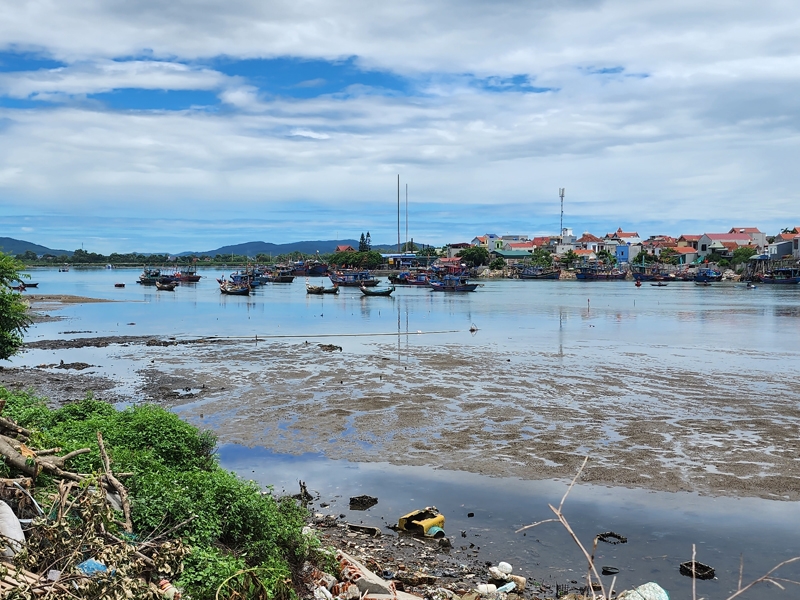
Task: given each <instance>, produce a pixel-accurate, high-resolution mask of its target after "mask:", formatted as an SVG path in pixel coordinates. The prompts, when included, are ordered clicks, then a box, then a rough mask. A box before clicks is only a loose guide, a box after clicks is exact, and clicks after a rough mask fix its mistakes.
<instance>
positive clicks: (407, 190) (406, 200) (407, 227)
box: [406, 184, 409, 252]
mask: <svg viewBox="0 0 800 600" xmlns="http://www.w3.org/2000/svg"><path fill="white" fill-rule="evenodd" d="M408 250H409V248H408V184H406V252H408Z"/></svg>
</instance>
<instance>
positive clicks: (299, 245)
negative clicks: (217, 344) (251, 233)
mask: <svg viewBox="0 0 800 600" xmlns="http://www.w3.org/2000/svg"><path fill="white" fill-rule="evenodd" d="M336 246H352V247H353V248H355V249H356V250H358V240H317V241H305V242H290V243H288V244H273V243H271V242H246V243H244V244H234V245H232V246H222V247H221V248H217V249H216V250H206V251H204V252H181V253H180V254H179V255H178V256H188V255H190V254H193V255H194V256H202V255H207V256H216V255H217V254H223V255H224V254H239V255H243V256H256V255H257V254H270V255H272V256H277V255H279V254H289V253H290V252H302V253H303V254H316V253H317V252H319V253H320V254H330V253H331V252H333V251H334V250H335V249H336ZM372 249H373V250H377V251H379V252H380V251H383V252H386V251H389V252H391V251H394V250H397V246H394V245H390V244H380V245H376V244H373V245H372Z"/></svg>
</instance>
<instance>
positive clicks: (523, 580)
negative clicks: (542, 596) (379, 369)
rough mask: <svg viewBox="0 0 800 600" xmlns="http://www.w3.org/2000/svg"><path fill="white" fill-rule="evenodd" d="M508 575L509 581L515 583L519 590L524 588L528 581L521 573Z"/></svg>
mask: <svg viewBox="0 0 800 600" xmlns="http://www.w3.org/2000/svg"><path fill="white" fill-rule="evenodd" d="M509 577H510V578H511V581H513V582H514V583H516V584H517V589H518V590H519V591H520V592H521V591H522V590H524V589H525V586H526V585H527V583H528V580H527V579H526V578H525V577H522V576H521V575H509Z"/></svg>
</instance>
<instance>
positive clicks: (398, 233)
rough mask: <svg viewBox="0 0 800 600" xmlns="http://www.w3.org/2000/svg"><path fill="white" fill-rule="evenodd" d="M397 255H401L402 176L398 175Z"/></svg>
mask: <svg viewBox="0 0 800 600" xmlns="http://www.w3.org/2000/svg"><path fill="white" fill-rule="evenodd" d="M397 253H398V254H400V174H399V173H398V175H397Z"/></svg>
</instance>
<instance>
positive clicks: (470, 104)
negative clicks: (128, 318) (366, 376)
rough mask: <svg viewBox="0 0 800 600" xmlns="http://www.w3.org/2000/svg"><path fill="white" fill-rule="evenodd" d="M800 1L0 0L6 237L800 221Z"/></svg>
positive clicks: (139, 246)
mask: <svg viewBox="0 0 800 600" xmlns="http://www.w3.org/2000/svg"><path fill="white" fill-rule="evenodd" d="M798 31H800V4H798V3H797V2H792V1H784V0H762V1H761V2H751V1H747V2H744V1H736V0H729V1H726V2H719V1H716V2H715V1H713V0H711V1H708V2H697V1H696V0H692V1H688V0H673V1H672V2H663V0H661V1H658V2H656V1H651V0H638V1H636V2H631V1H630V0H609V1H602V0H559V1H555V0H528V1H526V2H522V1H514V2H511V1H504V0H491V1H483V0H459V1H455V0H407V1H405V2H402V3H378V2H374V1H365V0H347V1H340V0H326V1H320V0H291V1H284V0H271V1H269V2H264V1H263V0H252V1H251V0H227V1H225V2H220V1H215V0H192V1H190V2H189V1H186V0H172V1H170V2H163V1H161V0H158V1H156V0H140V1H137V2H128V1H123V0H102V1H100V0H71V1H70V2H63V1H58V0H26V2H9V1H6V2H0V236H8V237H13V238H17V239H24V240H28V241H32V242H35V243H38V244H42V245H45V246H48V247H50V248H58V249H67V250H73V249H76V248H79V247H83V248H85V249H86V250H88V251H92V252H101V253H106V254H107V253H111V252H131V251H140V252H182V251H189V250H194V251H203V250H211V249H214V248H217V247H219V246H222V245H226V244H235V243H240V242H248V241H259V240H260V241H267V242H274V243H284V242H290V241H299V240H309V239H333V238H337V239H343V238H356V239H357V238H358V237H359V236H360V234H361V233H362V232H366V231H369V232H370V233H371V238H372V240H373V241H374V242H376V243H394V242H396V241H397V201H398V189H397V186H398V184H397V177H398V175H399V176H400V187H401V192H400V204H401V227H400V229H401V233H400V235H401V239H402V240H403V241H405V239H406V209H405V206H406V186H407V187H408V237H409V238H413V239H414V240H415V241H419V242H425V243H429V244H444V243H448V242H459V241H469V240H471V239H472V238H473V237H475V236H476V235H481V234H484V233H497V234H501V235H502V234H527V235H539V234H547V233H550V234H556V233H557V232H558V230H559V223H560V204H559V197H558V190H559V188H565V190H566V194H565V202H564V226H565V227H571V228H572V229H573V230H574V231H575V232H576V233H578V234H580V233H582V232H584V231H591V232H592V233H594V234H595V235H603V234H605V233H607V232H608V231H614V230H616V229H617V228H618V227H622V228H623V229H624V230H626V231H629V230H635V231H638V232H639V233H640V234H641V235H643V236H645V237H646V236H649V235H655V234H663V233H666V234H671V235H676V236H677V235H680V234H682V233H703V232H707V231H727V230H728V229H730V228H731V227H733V226H736V227H742V226H756V227H759V228H760V229H761V230H762V231H765V232H767V233H770V234H774V233H777V232H778V231H780V229H781V228H783V227H793V226H795V225H798V223H799V222H800V192H799V191H798V190H800V168H798V167H797V165H796V163H797V157H798V156H800V154H799V153H798V150H800V136H798V127H800V118H799V117H800V108H799V107H800V102H798V98H800V36H798V35H797V32H798Z"/></svg>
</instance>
